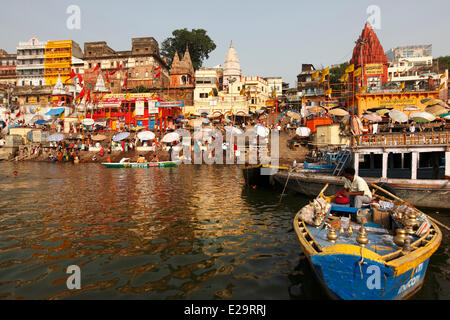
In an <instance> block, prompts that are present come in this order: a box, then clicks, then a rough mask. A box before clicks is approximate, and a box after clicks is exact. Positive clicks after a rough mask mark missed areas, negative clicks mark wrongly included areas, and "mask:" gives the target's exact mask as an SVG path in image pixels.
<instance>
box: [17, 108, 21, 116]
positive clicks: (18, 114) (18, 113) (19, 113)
mask: <svg viewBox="0 0 450 320" xmlns="http://www.w3.org/2000/svg"><path fill="white" fill-rule="evenodd" d="M20 115H21V112H20V109H19V112H17V114H16V118H18V117H20Z"/></svg>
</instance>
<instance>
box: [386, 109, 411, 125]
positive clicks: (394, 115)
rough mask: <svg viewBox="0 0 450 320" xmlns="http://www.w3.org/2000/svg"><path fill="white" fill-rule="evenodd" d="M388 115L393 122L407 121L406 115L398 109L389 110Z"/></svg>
mask: <svg viewBox="0 0 450 320" xmlns="http://www.w3.org/2000/svg"><path fill="white" fill-rule="evenodd" d="M389 117H391V119H392V121H395V122H400V123H404V122H408V116H407V115H406V114H405V113H403V112H401V111H399V110H391V111H389Z"/></svg>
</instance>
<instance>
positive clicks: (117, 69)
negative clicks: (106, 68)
mask: <svg viewBox="0 0 450 320" xmlns="http://www.w3.org/2000/svg"><path fill="white" fill-rule="evenodd" d="M120 69H122V65H119V66H118V67H117V68H116V69H115V70H114V71H112V72H110V73H109V75H110V76H112V75H114V74H115V73H116V72H117V71H119V70H120Z"/></svg>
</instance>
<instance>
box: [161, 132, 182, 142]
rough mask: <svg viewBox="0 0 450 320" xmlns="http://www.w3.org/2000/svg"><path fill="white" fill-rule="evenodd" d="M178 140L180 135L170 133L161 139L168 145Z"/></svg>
mask: <svg viewBox="0 0 450 320" xmlns="http://www.w3.org/2000/svg"><path fill="white" fill-rule="evenodd" d="M178 139H180V135H179V134H178V133H176V132H171V133H168V134H166V135H165V136H164V137H163V138H162V142H165V143H170V142H174V141H177V140H178Z"/></svg>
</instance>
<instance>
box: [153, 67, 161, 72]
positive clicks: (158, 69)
mask: <svg viewBox="0 0 450 320" xmlns="http://www.w3.org/2000/svg"><path fill="white" fill-rule="evenodd" d="M153 71H161V66H159V67H158V68H155V69H153Z"/></svg>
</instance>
